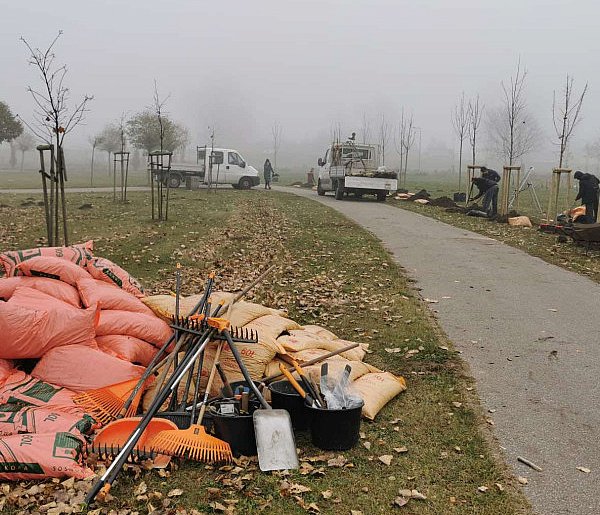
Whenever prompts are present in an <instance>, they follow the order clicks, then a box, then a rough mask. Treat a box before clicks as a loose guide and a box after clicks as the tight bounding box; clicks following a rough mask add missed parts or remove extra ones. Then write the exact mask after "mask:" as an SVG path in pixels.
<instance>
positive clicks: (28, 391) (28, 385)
mask: <svg viewBox="0 0 600 515" xmlns="http://www.w3.org/2000/svg"><path fill="white" fill-rule="evenodd" d="M73 395H75V393H74V392H72V391H70V390H67V389H66V388H62V387H60V386H56V385H53V384H48V383H45V382H43V381H40V380H38V379H34V378H33V377H31V376H30V375H29V374H26V373H25V372H22V371H21V370H15V371H14V372H13V373H12V374H11V375H10V376H8V378H7V379H6V381H5V383H4V386H2V387H1V388H0V403H2V404H4V403H13V404H21V405H23V407H25V406H60V409H61V410H62V411H68V412H69V413H72V412H73V410H76V412H80V411H81V408H79V407H78V406H77V405H76V404H75V403H74V402H73Z"/></svg>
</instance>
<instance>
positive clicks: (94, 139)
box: [88, 134, 102, 188]
mask: <svg viewBox="0 0 600 515" xmlns="http://www.w3.org/2000/svg"><path fill="white" fill-rule="evenodd" d="M101 142H102V135H101V134H96V135H95V136H90V137H89V138H88V143H89V144H90V145H91V146H92V159H91V163H90V187H92V188H93V187H94V157H95V154H96V148H98V145H100V143H101Z"/></svg>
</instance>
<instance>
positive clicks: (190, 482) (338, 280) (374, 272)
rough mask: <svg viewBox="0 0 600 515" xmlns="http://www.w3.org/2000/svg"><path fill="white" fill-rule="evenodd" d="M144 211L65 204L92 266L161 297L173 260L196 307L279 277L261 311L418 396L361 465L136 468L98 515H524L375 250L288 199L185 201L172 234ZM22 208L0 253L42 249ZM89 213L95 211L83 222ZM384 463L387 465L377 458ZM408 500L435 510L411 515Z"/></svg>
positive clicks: (140, 201)
mask: <svg viewBox="0 0 600 515" xmlns="http://www.w3.org/2000/svg"><path fill="white" fill-rule="evenodd" d="M147 197H148V195H147V194H141V193H132V194H131V203H130V204H127V205H120V204H113V203H112V202H111V200H110V199H111V196H110V195H99V194H71V195H69V210H70V213H72V215H71V216H72V225H71V229H72V233H73V234H72V239H73V240H77V241H83V240H86V239H89V238H93V239H95V240H96V254H97V255H100V256H106V257H108V258H110V259H113V260H115V261H117V262H118V263H120V264H122V265H123V266H124V267H125V268H126V269H128V270H129V271H130V272H131V273H132V274H133V275H134V276H136V277H138V278H139V279H140V280H141V281H142V282H143V283H145V284H147V285H148V286H150V290H151V291H153V292H164V291H169V290H170V289H172V288H173V276H174V272H173V271H174V266H175V263H176V262H181V263H182V264H183V267H184V271H183V278H184V291H185V292H187V293H191V292H196V291H198V290H199V289H200V285H201V284H202V282H203V280H204V277H205V276H206V274H207V273H208V272H209V271H210V270H213V269H216V270H218V271H219V278H218V284H219V285H220V286H221V287H224V288H239V287H240V286H241V285H242V284H244V283H246V282H247V281H248V280H249V279H250V278H252V277H254V276H256V275H257V273H258V272H259V271H260V269H261V268H263V267H265V266H266V265H268V264H271V263H276V264H277V265H278V269H277V271H276V272H275V273H274V274H273V276H272V277H271V278H270V281H268V282H267V283H265V284H264V285H262V286H261V287H259V288H258V289H257V291H256V292H254V295H253V296H254V298H255V300H257V301H259V302H263V303H265V304H268V305H271V306H274V307H280V308H285V309H287V310H288V312H289V316H290V317H291V318H293V319H295V320H296V321H298V322H300V323H305V324H307V323H319V324H322V325H325V326H326V327H329V328H331V329H332V330H333V331H334V332H336V333H337V334H338V336H340V337H342V338H346V339H349V340H357V341H365V342H369V343H370V344H371V353H370V354H369V355H368V358H367V361H368V362H370V363H371V364H373V365H375V366H378V367H381V368H384V369H385V370H388V371H390V372H393V373H395V374H401V375H404V376H405V377H406V379H407V381H408V390H407V391H406V392H405V393H403V394H401V395H400V396H399V397H398V398H396V399H395V400H394V401H392V402H391V403H390V404H389V405H388V406H386V408H384V410H383V411H382V412H381V413H380V414H379V416H378V417H377V419H376V420H375V421H374V422H367V421H363V423H362V428H361V431H362V435H361V442H360V444H359V445H358V446H357V447H356V448H355V449H353V450H351V451H347V452H343V453H325V452H322V451H319V450H318V449H316V448H314V447H312V445H311V444H310V441H309V438H308V436H307V435H306V434H299V435H298V437H297V445H298V447H299V448H300V449H301V455H300V458H301V462H302V468H301V469H300V470H299V471H292V472H290V473H274V474H264V473H260V472H259V471H258V469H257V465H256V462H255V461H254V460H246V459H242V460H239V461H237V462H236V464H235V465H234V466H231V467H221V468H214V467H212V466H207V465H201V464H194V463H184V464H183V465H182V466H181V467H180V468H177V467H174V468H173V469H172V470H169V471H167V472H166V473H165V474H163V475H162V477H161V476H159V475H158V474H156V473H154V472H144V471H142V469H141V468H140V467H133V468H132V469H131V470H130V472H129V473H128V474H123V475H121V476H120V477H119V480H118V482H117V483H116V485H115V487H114V489H113V490H112V492H111V493H112V497H108V498H107V499H105V501H104V503H102V504H99V505H98V508H99V509H100V512H99V513H108V512H109V511H110V510H116V511H115V512H118V513H128V512H129V511H127V510H131V511H137V512H139V513H146V512H151V511H152V509H160V510H164V511H163V512H164V513H167V512H172V513H175V510H176V509H178V510H180V511H179V512H178V513H184V511H182V510H186V512H188V513H191V512H193V511H192V510H193V509H195V510H199V511H200V512H207V513H210V512H228V513H258V512H261V511H262V512H264V513H281V514H294V513H306V512H312V513H348V514H349V513H351V512H352V510H355V511H354V513H357V514H358V513H363V514H371V513H388V512H390V511H394V510H398V511H399V512H404V513H411V514H453V513H457V514H458V513H469V514H490V515H491V514H500V513H501V514H513V513H529V508H528V503H527V501H526V500H525V498H524V496H523V494H522V492H521V491H520V487H519V486H517V485H515V484H514V482H513V480H512V479H511V478H510V477H509V475H508V474H507V471H506V469H505V467H504V465H502V463H501V461H500V460H499V459H498V458H497V457H496V456H495V455H494V454H495V447H494V444H493V443H492V442H491V439H490V438H489V434H488V433H487V429H486V428H485V427H483V426H485V423H484V424H483V425H482V420H483V417H482V416H481V414H480V407H479V404H478V401H477V398H476V396H475V395H474V389H473V385H472V384H471V380H470V379H469V378H468V377H467V376H466V374H465V370H464V364H463V362H462V361H461V360H460V358H459V357H458V355H457V353H456V352H454V351H453V350H452V347H451V345H450V344H449V343H448V342H447V341H446V340H445V338H444V337H443V335H441V333H440V331H439V329H438V327H437V326H436V324H435V322H434V321H433V320H432V318H431V317H430V316H429V312H428V311H427V308H426V307H425V306H424V305H423V304H422V303H421V301H420V300H419V299H418V298H417V297H416V296H415V295H414V292H413V290H412V289H411V287H410V284H409V283H408V282H407V280H406V278H405V277H404V275H403V273H402V270H401V269H400V268H399V267H398V266H397V265H395V264H394V263H393V261H392V260H391V258H390V256H389V255H388V253H387V252H386V251H385V250H384V249H383V248H382V247H381V245H380V244H379V243H378V241H377V240H376V239H375V238H374V237H372V236H371V235H370V234H369V233H367V232H365V231H363V230H361V229H359V228H358V227H357V226H356V225H354V224H353V223H351V222H350V221H348V220H347V219H345V218H344V217H342V216H341V215H339V214H337V213H335V212H334V211H332V210H330V209H329V208H327V207H325V206H322V205H320V204H317V203H314V202H312V201H310V200H308V199H303V198H299V197H295V196H293V195H288V194H283V193H275V192H272V193H269V194H266V193H263V192H254V191H250V192H235V191H219V192H218V193H208V192H187V191H177V192H175V193H174V194H173V195H172V203H171V206H170V213H171V215H170V216H171V219H170V220H169V221H168V222H163V223H155V222H152V221H151V220H150V216H149V214H150V208H149V205H148V199H147ZM23 198H24V197H23V196H19V195H5V196H3V198H2V203H3V204H6V205H8V206H9V207H4V208H0V210H1V215H2V216H1V220H2V221H1V222H0V249H3V250H4V249H15V248H26V247H31V246H35V245H36V244H39V243H42V242H43V240H42V239H40V235H41V234H42V233H43V218H42V208H41V207H37V206H31V207H26V208H25V207H19V205H20V203H21V201H22V200H23ZM85 203H91V204H92V205H93V208H92V209H89V210H79V209H77V208H78V207H79V206H81V205H83V204H85ZM386 349H399V351H398V352H391V353H390V352H388V351H386ZM386 455H389V456H392V459H391V463H390V464H389V465H386V464H384V463H383V462H382V461H381V460H380V459H379V457H380V456H386ZM340 456H342V457H341V458H340ZM142 482H143V483H144V485H143V486H142ZM498 485H500V486H498ZM28 486H29V485H28V484H24V486H23V487H22V488H23V489H25V488H27V487H28ZM479 487H487V491H485V492H482V491H480V490H478V489H479ZM11 488H12V489H13V490H14V488H15V485H14V484H11ZM16 488H21V487H19V486H16ZM400 489H416V490H418V491H419V492H420V493H422V494H424V495H425V496H426V497H427V499H426V500H411V501H410V502H409V503H408V504H407V505H406V506H404V507H402V508H400V507H399V506H397V505H395V504H394V501H395V499H396V498H397V497H398V494H399V490H400ZM48 490H49V491H51V489H48ZM59 493H60V492H59ZM169 494H171V496H169ZM51 495H54V494H48V496H47V499H48V501H47V502H50V501H51V500H52V498H51V497H50V496H51ZM32 500H33V501H34V502H35V503H36V505H37V506H39V505H40V500H39V499H38V500H36V499H35V498H33V499H32ZM7 508H9V506H8V505H7ZM22 508H23V507H22ZM9 509H12V508H9ZM28 510H29V508H28V507H27V506H25V507H24V511H23V512H24V513H31V511H30V510H29V511H28ZM121 510H123V511H121ZM8 512H9V513H10V511H8ZM113 513H114V512H113Z"/></svg>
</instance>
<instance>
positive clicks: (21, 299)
mask: <svg viewBox="0 0 600 515" xmlns="http://www.w3.org/2000/svg"><path fill="white" fill-rule="evenodd" d="M97 316H98V312H97V310H96V308H95V307H91V308H89V309H78V308H74V307H73V306H70V305H69V304H66V303H65V302H61V301H58V300H56V299H55V298H54V297H51V296H50V295H46V294H45V293H42V292H39V291H37V290H34V289H32V288H26V287H19V288H17V289H16V290H15V293H14V294H13V296H12V297H11V299H10V300H9V301H8V302H0V358H5V359H23V358H41V357H42V356H43V355H44V354H45V353H46V352H47V351H48V350H50V349H52V348H54V347H59V346H63V345H72V344H75V343H79V344H82V345H89V346H93V347H96V343H95V341H94V334H95V332H94V328H95V324H96V321H97Z"/></svg>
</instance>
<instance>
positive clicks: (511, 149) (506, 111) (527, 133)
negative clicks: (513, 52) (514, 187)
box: [490, 59, 539, 165]
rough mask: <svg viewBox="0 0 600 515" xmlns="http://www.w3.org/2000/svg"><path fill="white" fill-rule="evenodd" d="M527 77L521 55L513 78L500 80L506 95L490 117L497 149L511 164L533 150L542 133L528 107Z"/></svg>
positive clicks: (491, 132)
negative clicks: (506, 81) (526, 93)
mask: <svg viewBox="0 0 600 515" xmlns="http://www.w3.org/2000/svg"><path fill="white" fill-rule="evenodd" d="M526 78H527V70H526V69H525V68H523V67H521V60H520V59H519V61H518V62H517V69H516V72H515V74H514V75H512V76H511V77H510V82H509V83H508V84H505V83H504V81H503V82H502V83H501V85H502V92H503V96H504V98H503V99H502V106H501V107H500V109H499V110H497V111H496V112H492V113H491V117H490V134H491V136H492V140H494V142H495V147H496V151H497V153H498V155H500V156H501V157H502V158H503V159H504V161H505V162H506V163H508V164H509V165H513V164H514V163H515V162H516V161H517V160H518V159H520V158H521V157H523V156H524V155H525V154H527V153H528V152H531V150H533V148H534V146H535V144H536V142H537V139H538V135H539V129H538V128H537V125H536V124H535V122H534V120H533V119H532V117H531V116H530V115H529V112H528V110H527V101H526V99H525V79H526Z"/></svg>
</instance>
